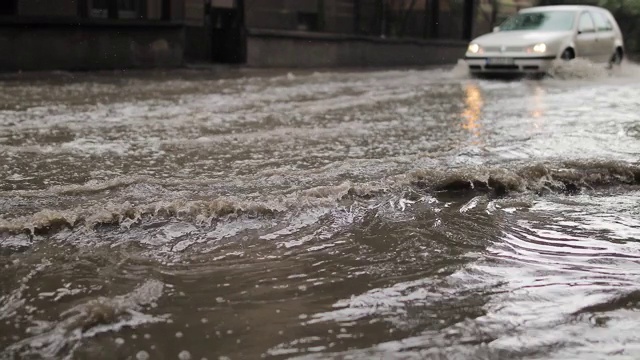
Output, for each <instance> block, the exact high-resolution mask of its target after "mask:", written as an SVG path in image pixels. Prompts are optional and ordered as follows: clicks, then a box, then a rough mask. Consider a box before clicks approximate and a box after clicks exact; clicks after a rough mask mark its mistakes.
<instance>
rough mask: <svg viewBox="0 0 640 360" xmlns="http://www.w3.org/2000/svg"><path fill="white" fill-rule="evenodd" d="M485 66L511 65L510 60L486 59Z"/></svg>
mask: <svg viewBox="0 0 640 360" xmlns="http://www.w3.org/2000/svg"><path fill="white" fill-rule="evenodd" d="M487 65H513V59H512V58H488V59H487Z"/></svg>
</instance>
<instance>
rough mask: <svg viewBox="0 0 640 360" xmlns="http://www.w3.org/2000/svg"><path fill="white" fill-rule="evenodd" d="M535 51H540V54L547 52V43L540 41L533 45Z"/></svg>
mask: <svg viewBox="0 0 640 360" xmlns="http://www.w3.org/2000/svg"><path fill="white" fill-rule="evenodd" d="M533 52H535V53H539V54H541V53H544V52H547V44H545V43H540V44H535V45H533Z"/></svg>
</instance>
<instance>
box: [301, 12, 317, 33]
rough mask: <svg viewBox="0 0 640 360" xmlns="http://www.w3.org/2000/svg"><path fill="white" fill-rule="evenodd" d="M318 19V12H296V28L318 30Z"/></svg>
mask: <svg viewBox="0 0 640 360" xmlns="http://www.w3.org/2000/svg"><path fill="white" fill-rule="evenodd" d="M318 20H319V19H318V13H311V12H298V26H297V29H298V30H302V31H318V30H320V22H319V21H318Z"/></svg>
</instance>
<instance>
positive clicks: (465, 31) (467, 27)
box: [462, 0, 475, 40]
mask: <svg viewBox="0 0 640 360" xmlns="http://www.w3.org/2000/svg"><path fill="white" fill-rule="evenodd" d="M463 6H464V8H463V12H462V40H471V36H472V34H473V17H474V16H473V14H474V7H475V4H474V1H473V0H464V5H463Z"/></svg>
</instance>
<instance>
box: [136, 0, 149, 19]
mask: <svg viewBox="0 0 640 360" xmlns="http://www.w3.org/2000/svg"><path fill="white" fill-rule="evenodd" d="M148 10H149V7H148V5H147V0H140V1H139V2H138V9H137V13H138V18H139V19H146V18H147V12H148Z"/></svg>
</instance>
